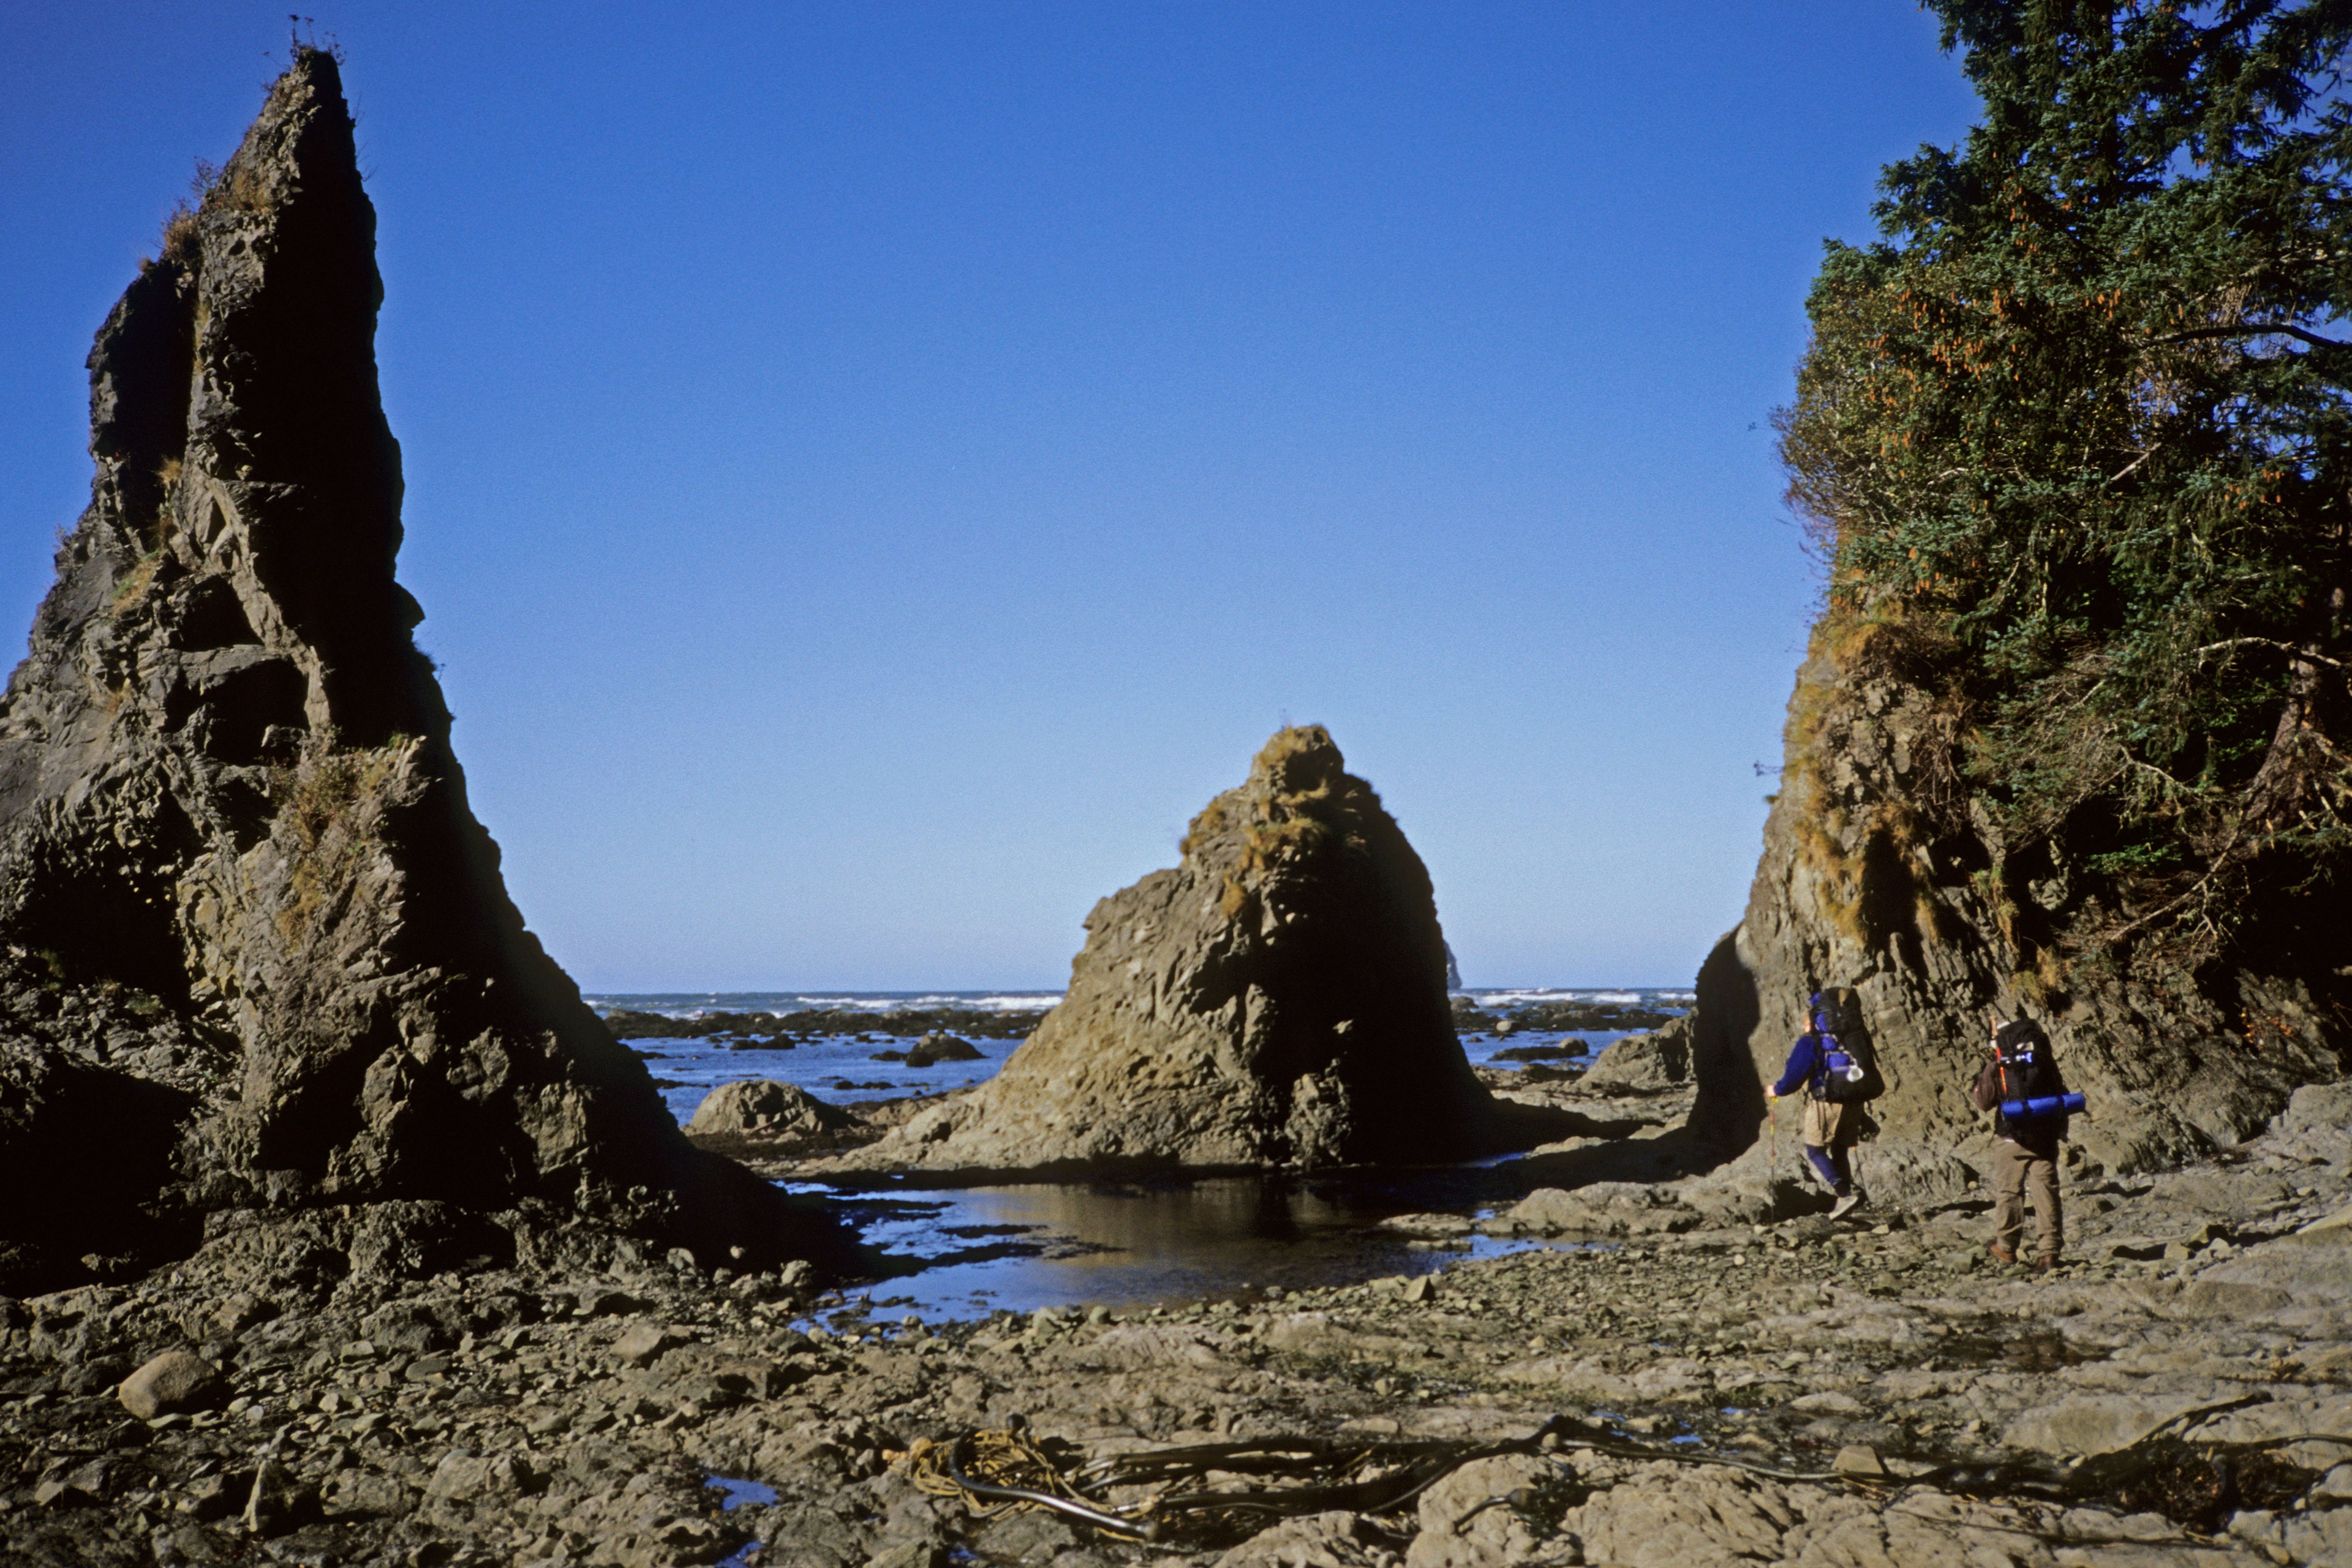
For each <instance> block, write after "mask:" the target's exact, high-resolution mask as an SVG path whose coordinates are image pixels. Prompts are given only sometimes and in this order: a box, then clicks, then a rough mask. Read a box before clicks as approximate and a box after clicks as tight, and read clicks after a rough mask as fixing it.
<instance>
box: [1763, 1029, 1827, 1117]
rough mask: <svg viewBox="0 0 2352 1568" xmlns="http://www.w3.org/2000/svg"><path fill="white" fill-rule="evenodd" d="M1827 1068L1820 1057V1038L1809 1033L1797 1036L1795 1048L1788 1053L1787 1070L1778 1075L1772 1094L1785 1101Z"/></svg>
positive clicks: (1825, 1062)
mask: <svg viewBox="0 0 2352 1568" xmlns="http://www.w3.org/2000/svg"><path fill="white" fill-rule="evenodd" d="M1828 1067H1829V1063H1828V1062H1827V1061H1825V1060H1824V1059H1823V1058H1822V1037H1820V1036H1819V1035H1816V1034H1811V1033H1806V1034H1802V1035H1799V1036H1798V1037H1797V1044H1796V1047H1795V1048H1793V1049H1792V1050H1790V1052H1789V1070H1788V1071H1786V1072H1784V1073H1782V1074H1781V1075H1780V1082H1778V1083H1776V1084H1774V1085H1773V1086H1772V1092H1773V1093H1774V1094H1777V1095H1779V1096H1780V1098H1781V1099H1783V1100H1786V1099H1787V1098H1788V1097H1789V1096H1790V1095H1792V1094H1795V1093H1796V1092H1797V1091H1798V1090H1800V1089H1803V1088H1805V1087H1806V1086H1807V1085H1808V1084H1810V1083H1811V1082H1812V1081H1813V1079H1817V1078H1819V1077H1820V1076H1821V1075H1822V1072H1823V1071H1825V1070H1826V1069H1827V1068H1828Z"/></svg>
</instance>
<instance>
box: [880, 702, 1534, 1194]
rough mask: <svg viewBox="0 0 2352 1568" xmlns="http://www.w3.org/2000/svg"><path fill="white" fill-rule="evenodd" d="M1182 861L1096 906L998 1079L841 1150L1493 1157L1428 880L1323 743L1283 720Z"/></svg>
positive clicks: (988, 1162)
mask: <svg viewBox="0 0 2352 1568" xmlns="http://www.w3.org/2000/svg"><path fill="white" fill-rule="evenodd" d="M1182 855H1183V858H1182V859H1181V862H1180V863H1179V864H1178V865H1176V866H1175V867H1173V868H1169V869H1166V870H1160V871H1154V872H1152V873H1151V874H1150V875H1149V876H1147V877H1145V878H1144V879H1142V880H1141V881H1139V882H1137V883H1136V884H1135V885H1134V886H1132V887H1130V888H1128V889H1124V890H1122V891H1120V892H1118V893H1117V894H1114V895H1113V896H1111V897H1110V898H1108V899H1105V900H1102V901H1101V902H1100V903H1098V904H1097V905H1096V906H1095V909H1094V911H1093V912H1092V913H1091V914H1089V915H1088V916H1087V922H1086V929H1087V942H1086V946H1085V949H1084V950H1083V951H1082V952H1080V953H1079V954H1078V956H1077V958H1076V962H1075V963H1073V964H1072V965H1071V970H1070V984H1069V990H1068V993H1067V994H1066V998H1065V999H1064V1001H1063V1002H1062V1004H1061V1005H1059V1006H1057V1007H1055V1009H1054V1010H1053V1011H1052V1012H1051V1013H1049V1014H1047V1015H1046V1016H1045V1022H1044V1023H1042V1024H1041V1025H1039V1026H1038V1028H1037V1031H1036V1033H1035V1034H1034V1035H1032V1036H1031V1037H1029V1039H1028V1040H1027V1041H1026V1042H1025V1043H1024V1044H1023V1045H1022V1047H1021V1048H1020V1049H1019V1050H1017V1051H1015V1052H1013V1056H1012V1057H1011V1058H1009V1059H1007V1061H1006V1062H1005V1064H1004V1066H1003V1068H1001V1069H1000V1070H999V1071H998V1072H997V1074H996V1076H995V1077H994V1078H992V1079H990V1080H989V1081H988V1082H987V1083H985V1084H983V1085H982V1086H981V1087H980V1088H979V1089H975V1090H973V1091H971V1093H970V1094H968V1095H966V1096H963V1097H961V1098H960V1099H958V1100H950V1101H948V1102H946V1103H943V1104H941V1105H939V1106H935V1107H933V1108H931V1109H929V1110H926V1111H924V1112H922V1113H921V1114H919V1115H918V1116H916V1117H915V1118H914V1119H913V1120H911V1121H908V1122H907V1123H906V1124H905V1125H904V1126H903V1127H900V1128H898V1129H897V1130H895V1131H893V1132H892V1133H891V1134H890V1135H889V1136H887V1137H886V1138H884V1139H883V1140H882V1141H881V1142H878V1143H876V1144H873V1145H871V1146H869V1147H868V1148H866V1149H865V1150H861V1151H859V1152H857V1153H856V1154H854V1155H851V1156H847V1157H845V1159H844V1161H842V1162H841V1163H842V1164H843V1165H845V1166H847V1167H850V1168H862V1169H873V1168H883V1169H889V1168H910V1167H911V1168H922V1169H929V1170H965V1171H975V1172H978V1171H1013V1170H1033V1169H1043V1168H1049V1167H1050V1168H1064V1169H1068V1168H1082V1167H1107V1166H1113V1167H1124V1166H1195V1167H1198V1166H1208V1167H1218V1166H1224V1167H1234V1166H1244V1167H1247V1166H1258V1167H1263V1166H1275V1165H1290V1166H1297V1167H1315V1166H1328V1165H1333V1164H1340V1163H1365V1162H1380V1161H1389V1162H1433V1161H1444V1160H1453V1159H1458V1158H1461V1157H1463V1156H1465V1155H1467V1154H1472V1153H1475V1152H1482V1151H1485V1150H1486V1149H1489V1148H1493V1147H1496V1146H1498V1144H1499V1141H1500V1140H1501V1139H1502V1138H1503V1137H1505V1136H1507V1132H1506V1131H1505V1130H1504V1124H1503V1123H1502V1121H1501V1118H1500V1116H1499V1115H1498V1113H1497V1111H1496V1107H1495V1104H1494V1102H1493V1101H1492V1100H1489V1098H1488V1096H1487V1094H1486V1090H1485V1089H1483V1088H1482V1087H1481V1086H1480V1085H1479V1083H1478V1080H1477V1079H1476V1078H1475V1076H1474V1075H1473V1074H1472V1072H1471V1070H1470V1065H1469V1062H1468V1060H1467V1059H1466V1058H1465V1057H1464V1056H1463V1053H1462V1047H1461V1045H1460V1043H1459V1042H1458V1041H1457V1040H1456V1039H1455V1038H1454V1026H1453V1022H1452V1014H1451V1010H1450V1008H1449V1005H1448V1003H1447V1000H1446V994H1445V939H1444V935H1443V933H1442V932H1441V931H1439V929H1438V923H1437V908H1436V902H1435V900H1434V898H1433V894H1432V892H1431V889H1430V882H1429V874H1428V872H1427V871H1426V870H1424V869H1423V866H1422V863H1421V858H1420V857H1419V856H1417V855H1415V854H1414V853H1413V851H1412V846H1411V845H1410V844H1408V843H1407V842H1406V841H1405V837H1404V834H1403V833H1402V831H1401V830H1400V829H1399V828H1398V826H1397V825H1396V823H1395V822H1394V821H1393V820H1392V819H1391V817H1390V816H1389V815H1388V813H1387V812H1386V811H1384V810H1382V809H1381V803H1380V797H1379V796H1378V795H1375V794H1374V793H1373V791H1372V787H1371V786H1370V784H1366V783H1365V782H1364V781H1363V780H1361V779H1360V778H1357V777H1354V776H1353V775H1351V774H1349V773H1348V772H1347V770H1346V767H1345V765H1344V763H1343V759H1342V758H1341V756H1340V754H1339V747H1338V746H1336V745H1335V744H1333V743H1332V741H1331V737H1330V735H1329V734H1328V733H1327V732H1326V731H1324V730H1322V729H1321V728H1320V727H1319V726H1307V727H1304V728H1295V729H1285V730H1282V731H1279V732H1277V733H1276V735H1275V736H1274V738H1273V739H1272V740H1271V741H1269V742H1267V743H1266V745H1265V750H1263V751H1262V752H1259V753H1258V756H1257V758H1256V761H1255V763H1253V764H1252V766H1251V768H1250V773H1249V777H1248V779H1247V780H1246V781H1245V782H1244V784H1241V785H1240V786H1239V787H1237V788H1234V789H1232V790H1228V791H1227V792H1225V793H1224V794H1223V795H1219V796H1217V798H1216V799H1214V800H1213V801H1211V802H1210V803H1209V805H1208V806H1207V808H1206V809H1204V810H1203V811H1202V813H1201V814H1200V816H1197V817H1195V818H1194V819H1193V821H1192V828H1191V831H1190V832H1188V833H1187V834H1186V835H1185V837H1184V841H1183V848H1182ZM1536 1141H1538V1140H1537V1139H1535V1138H1529V1139H1528V1142H1536Z"/></svg>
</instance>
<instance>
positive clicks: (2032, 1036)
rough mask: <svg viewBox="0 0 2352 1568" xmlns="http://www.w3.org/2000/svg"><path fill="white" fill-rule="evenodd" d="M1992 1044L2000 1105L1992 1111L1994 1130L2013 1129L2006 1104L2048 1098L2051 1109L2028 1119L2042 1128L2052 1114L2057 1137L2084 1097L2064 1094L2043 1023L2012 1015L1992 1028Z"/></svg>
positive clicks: (2055, 1060) (2064, 1129) (2055, 1058)
mask: <svg viewBox="0 0 2352 1568" xmlns="http://www.w3.org/2000/svg"><path fill="white" fill-rule="evenodd" d="M1992 1043H1993V1051H1994V1054H1995V1055H1996V1056H1997V1057H1998V1058H1999V1059H2000V1101H1999V1102H1998V1103H2000V1105H2001V1106H2002V1109H2000V1110H1996V1111H1995V1112H1994V1114H1993V1123H1992V1124H1993V1131H1995V1132H1998V1133H2001V1134H2003V1135H2006V1134H2008V1133H2010V1132H2011V1131H2015V1129H2014V1128H2012V1127H2011V1122H2012V1121H2016V1120H2017V1119H2016V1118H2012V1117H2011V1115H2010V1114H2009V1112H2008V1110H2007V1109H2006V1108H2007V1107H2008V1106H2011V1105H2016V1104H2019V1103H2020V1102H2026V1103H2031V1102H2032V1101H2035V1100H2051V1101H2054V1102H2055V1104H2054V1105H2053V1108H2052V1109H2051V1110H2048V1111H2045V1112H2043V1114H2042V1115H2040V1116H2033V1117H2030V1118H2028V1119H2027V1120H2029V1121H2032V1122H2033V1123H2034V1124H2035V1130H2036V1131H2042V1130H2043V1129H2044V1128H2046V1127H2047V1125H2048V1119H2049V1118H2050V1117H2051V1116H2053V1115H2054V1116H2055V1117H2056V1118H2057V1127H2058V1133H2059V1136H2060V1137H2063V1136H2065V1131H2066V1114H2067V1112H2069V1111H2072V1110H2080V1109H2081V1107H2082V1100H2083V1097H2082V1096H2081V1095H2078V1094H2067V1093H2065V1091H2064V1088H2063V1085H2064V1083H2065V1079H2063V1077H2061V1076H2060V1074H2059V1071H2058V1058H2057V1055H2056V1053H2055V1052H2053V1050H2052V1049H2051V1047H2050V1037H2049V1036H2048V1035H2047V1034H2045V1033H2043V1032H2042V1026H2041V1025H2039V1024H2037V1023H2035V1022H2034V1021H2033V1020H2032V1019H2031V1018H2012V1019H2011V1020H2010V1021H2009V1022H2008V1023H2006V1024H2003V1025H2002V1026H2000V1029H1998V1030H1997V1031H1995V1033H1994V1035H1993V1037H1992ZM2070 1102H2071V1103H2070Z"/></svg>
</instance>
